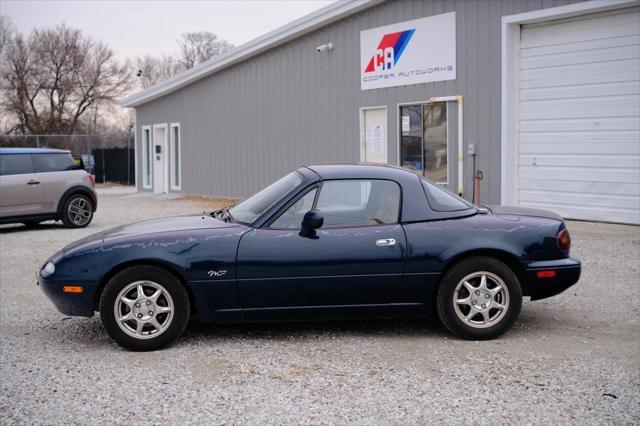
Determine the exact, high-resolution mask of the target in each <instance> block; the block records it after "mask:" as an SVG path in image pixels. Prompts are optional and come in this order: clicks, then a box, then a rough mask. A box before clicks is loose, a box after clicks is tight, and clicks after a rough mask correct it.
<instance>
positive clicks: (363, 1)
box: [120, 0, 384, 107]
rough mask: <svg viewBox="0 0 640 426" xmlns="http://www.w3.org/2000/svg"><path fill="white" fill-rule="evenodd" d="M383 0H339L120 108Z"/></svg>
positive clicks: (127, 100) (138, 95)
mask: <svg viewBox="0 0 640 426" xmlns="http://www.w3.org/2000/svg"><path fill="white" fill-rule="evenodd" d="M383 1H384V0H349V1H347V2H344V1H339V0H338V1H336V2H335V3H332V4H330V5H328V6H326V7H323V8H322V9H319V10H317V11H315V12H313V13H310V14H308V15H305V16H303V17H301V18H299V19H296V20H295V21H292V22H290V23H289V24H287V25H284V26H282V27H280V28H277V29H275V30H273V31H271V32H269V33H267V34H265V35H263V36H261V37H258V38H256V39H254V40H251V41H249V42H247V43H245V44H243V45H240V46H238V47H236V48H234V49H231V50H230V51H228V52H226V53H223V54H222V55H219V56H216V57H215V58H213V59H210V60H209V61H207V62H203V63H202V64H199V65H197V66H195V67H193V68H190V69H188V70H186V71H183V72H181V73H179V74H176V75H175V76H173V77H171V78H168V79H167V80H164V81H161V82H159V83H157V84H154V85H153V86H151V87H148V88H146V89H144V90H142V91H140V92H138V93H135V94H133V95H131V96H128V97H126V98H125V99H123V100H122V101H121V102H120V105H122V106H123V107H137V106H140V105H142V104H145V103H147V102H150V101H152V100H154V99H158V98H160V97H162V96H165V95H167V94H169V93H171V92H173V91H175V90H178V89H180V88H182V87H184V86H187V85H189V84H191V83H193V82H195V81H198V80H200V79H202V78H205V77H207V76H209V75H211V74H214V73H216V72H218V71H220V70H222V69H224V68H227V67H230V66H232V65H235V64H237V63H239V62H242V61H245V60H247V59H249V58H251V57H253V56H255V55H258V54H260V53H262V52H265V51H267V50H269V49H273V48H274V47H277V46H279V45H281V44H284V43H287V42H289V41H291V40H293V39H296V38H298V37H301V36H303V35H304V34H307V33H309V32H311V31H314V30H316V29H318V28H320V27H323V26H326V25H329V24H330V23H332V22H335V21H337V20H339V19H342V18H345V17H347V16H350V15H353V14H355V13H358V12H360V11H362V10H364V9H367V8H369V7H372V6H374V5H376V4H379V3H382V2H383Z"/></svg>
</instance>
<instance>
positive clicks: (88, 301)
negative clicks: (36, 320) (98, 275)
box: [36, 272, 97, 317]
mask: <svg viewBox="0 0 640 426" xmlns="http://www.w3.org/2000/svg"><path fill="white" fill-rule="evenodd" d="M36 275H37V277H38V279H37V285H38V286H39V287H40V289H41V290H42V292H43V293H44V294H45V295H46V296H47V297H48V298H49V300H51V301H52V302H53V304H54V306H55V307H56V309H58V311H60V312H61V313H63V314H65V315H70V316H78V317H91V316H93V302H94V297H95V294H96V287H97V286H96V285H95V284H94V285H87V283H86V282H83V283H79V282H71V281H69V280H66V281H64V282H59V281H54V280H46V279H44V278H42V277H41V276H40V273H38V272H36ZM66 285H73V286H78V285H80V286H82V288H83V291H82V293H65V292H63V291H62V287H64V286H66Z"/></svg>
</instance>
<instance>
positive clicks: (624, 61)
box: [123, 0, 640, 223]
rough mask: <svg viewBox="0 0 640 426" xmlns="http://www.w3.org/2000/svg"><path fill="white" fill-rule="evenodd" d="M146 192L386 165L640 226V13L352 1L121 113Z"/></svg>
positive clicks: (222, 192) (256, 185)
mask: <svg viewBox="0 0 640 426" xmlns="http://www.w3.org/2000/svg"><path fill="white" fill-rule="evenodd" d="M123 105H124V106H128V107H134V108H135V111H136V182H137V186H138V189H139V190H140V191H154V192H156V193H163V192H183V193H189V194H204V195H215V196H225V197H245V196H248V195H250V194H252V193H253V192H255V191H256V190H258V189H260V188H261V187H263V186H265V185H266V184H268V183H270V182H272V181H273V180H275V179H276V178H278V177H279V176H281V175H283V174H284V173H286V172H287V171H288V170H290V169H293V168H296V167H298V166H300V165H302V164H306V163H332V162H358V161H368V162H385V163H389V164H394V165H400V166H402V167H407V168H410V169H415V170H416V171H418V172H419V173H421V174H423V175H425V176H427V177H429V178H431V179H432V180H434V181H437V182H439V183H442V184H443V185H446V186H447V187H449V188H450V189H451V190H453V191H455V192H463V193H464V196H465V198H467V199H470V198H471V193H472V190H473V180H472V179H473V169H472V163H473V159H474V157H473V156H472V155H470V154H471V153H473V152H475V160H476V161H475V163H476V167H477V169H478V170H480V171H482V174H483V180H481V181H480V199H481V201H482V202H483V203H502V204H511V205H522V206H528V207H538V208H546V209H551V210H555V211H557V212H558V213H560V214H562V215H564V216H565V217H568V218H575V219H586V220H604V221H613V222H624V223H640V8H639V3H638V2H637V1H630V0H607V1H601V0H593V1H584V2H578V1H573V0H504V1H500V0H477V1H476V0H437V1H436V0H424V1H408V0H398V1H379V0H372V1H362V0H355V1H338V2H336V3H334V4H332V5H330V6H328V7H326V8H324V9H321V10H319V11H318V12H315V13H313V14H311V15H308V16H305V17H303V18H300V19H298V20H296V21H294V22H292V23H290V24H288V25H286V26H285V27H282V28H279V29H277V30H275V31H273V32H271V33H269V34H266V35H265V36H263V37H260V38H258V39H256V40H253V41H251V42H249V43H247V44H245V45H242V46H239V47H237V48H235V49H233V50H232V51H230V52H228V53H226V54H224V55H221V56H218V57H216V58H214V59H213V60H211V61H209V62H207V63H204V64H201V65H200V66H197V67H195V68H193V69H190V70H188V71H186V72H184V73H182V74H179V75H177V76H175V77H173V78H171V79H169V80H166V81H164V82H161V83H159V84H157V85H156V86H153V87H150V88H148V89H146V90H144V91H142V92H139V93H136V94H134V95H132V96H130V97H129V98H127V99H125V100H124V101H123Z"/></svg>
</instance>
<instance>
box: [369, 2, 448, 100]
mask: <svg viewBox="0 0 640 426" xmlns="http://www.w3.org/2000/svg"><path fill="white" fill-rule="evenodd" d="M455 79H456V13H455V12H451V13H445V14H442V15H436V16H430V17H428V18H421V19H414V20H412V21H406V22H400V23H398V24H392V25H386V26H384V27H378V28H372V29H370V30H365V31H361V32H360V89H361V90H368V89H379V88H381V87H393V86H405V85H407V84H420V83H429V82H431V81H444V80H455Z"/></svg>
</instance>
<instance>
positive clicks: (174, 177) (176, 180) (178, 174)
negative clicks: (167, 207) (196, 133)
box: [167, 123, 182, 191]
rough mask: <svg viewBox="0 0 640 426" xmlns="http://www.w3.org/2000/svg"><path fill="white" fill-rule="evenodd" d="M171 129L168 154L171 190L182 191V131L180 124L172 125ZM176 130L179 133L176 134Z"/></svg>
mask: <svg viewBox="0 0 640 426" xmlns="http://www.w3.org/2000/svg"><path fill="white" fill-rule="evenodd" d="M169 128H170V129H171V130H170V132H169V152H168V153H167V154H168V155H167V158H168V159H169V163H170V166H169V172H170V174H171V179H170V181H171V190H172V191H180V190H181V189H182V130H181V129H180V123H171V124H170V125H169ZM174 129H178V133H176V132H175V130H174ZM176 135H177V138H176ZM176 143H177V147H176ZM176 169H177V170H176Z"/></svg>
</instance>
